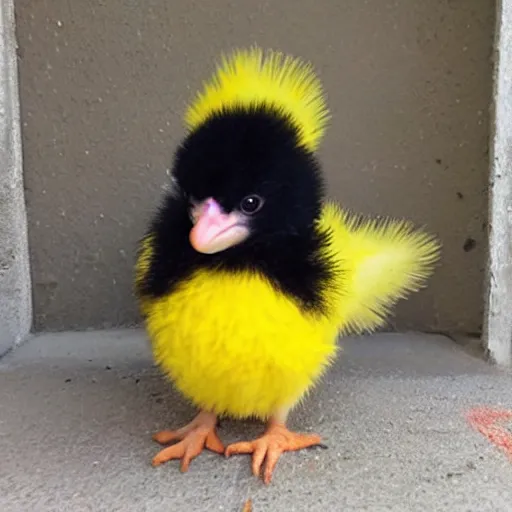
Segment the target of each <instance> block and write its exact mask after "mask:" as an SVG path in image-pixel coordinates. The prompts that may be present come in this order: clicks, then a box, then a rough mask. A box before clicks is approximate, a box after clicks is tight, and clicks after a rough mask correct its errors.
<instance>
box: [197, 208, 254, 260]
mask: <svg viewBox="0 0 512 512" xmlns="http://www.w3.org/2000/svg"><path fill="white" fill-rule="evenodd" d="M193 218H194V227H193V228H192V229H191V231H190V235H189V239H190V244H191V245H192V247H193V248H194V249H195V250H196V251H198V252H202V253H204V254H214V253H216V252H220V251H223V250H225V249H227V248H228V247H231V246H233V245H235V244H237V243H239V242H241V241H243V240H244V239H245V238H246V237H247V236H248V234H249V230H248V228H247V226H246V225H245V223H244V222H243V219H242V218H241V216H240V214H237V213H235V212H233V213H230V214H226V213H224V212H223V210H222V208H221V206H220V205H219V203H217V201H215V200H214V199H212V198H209V199H207V200H206V201H204V202H203V203H201V204H200V205H198V206H196V208H195V209H194V211H193Z"/></svg>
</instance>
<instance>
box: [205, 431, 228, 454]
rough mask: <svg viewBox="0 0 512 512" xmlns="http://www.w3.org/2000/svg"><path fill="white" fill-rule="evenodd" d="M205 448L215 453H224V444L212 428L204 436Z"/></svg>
mask: <svg viewBox="0 0 512 512" xmlns="http://www.w3.org/2000/svg"><path fill="white" fill-rule="evenodd" d="M206 448H208V450H210V451H212V452H215V453H224V450H225V448H224V444H223V442H222V441H221V440H220V438H219V436H218V435H217V432H215V430H212V431H211V432H210V433H209V434H208V436H207V437H206Z"/></svg>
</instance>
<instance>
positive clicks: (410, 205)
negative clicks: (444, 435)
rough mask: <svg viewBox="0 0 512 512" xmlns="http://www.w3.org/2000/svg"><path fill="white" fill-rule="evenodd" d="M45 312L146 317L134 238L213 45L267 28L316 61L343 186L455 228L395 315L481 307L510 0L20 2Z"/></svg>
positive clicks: (330, 166)
mask: <svg viewBox="0 0 512 512" xmlns="http://www.w3.org/2000/svg"><path fill="white" fill-rule="evenodd" d="M17 17H18V38H19V45H20V48H19V59H20V60H19V63H20V68H21V94H22V116H23V130H24V159H25V168H26V186H27V201H28V213H29V237H30V244H31V259H32V271H33V280H34V287H35V290H34V299H35V314H36V318H35V321H36V327H37V328H38V329H39V330H42V329H52V330H53V329H64V328H87V327H103V326H111V325H126V324H130V323H133V322H134V321H136V320H137V315H136V310H135V306H134V301H133V297H132V295H131V291H132V290H131V277H132V264H133V253H134V245H135V242H136V240H137V238H138V237H139V236H140V235H141V233H142V231H143V229H144V226H145V223H146V221H147V219H148V215H149V212H150V211H151V210H152V208H153V207H154V206H155V204H156V203H157V200H158V198H159V195H160V192H161V186H162V184H163V183H164V182H165V179H166V174H165V169H166V167H168V166H169V164H170V158H171V155H172V152H173V149H174V147H175V145H176V143H177V142H178V140H179V137H180V136H181V135H182V133H183V131H182V124H181V113H182V112H183V108H184V105H185V102H186V101H187V99H188V98H189V95H190V93H191V92H192V91H193V90H194V89H196V88H197V87H198V86H199V84H200V81H201V80H202V79H203V78H206V77H207V76H208V75H209V73H210V71H211V64H212V60H213V59H214V58H215V57H216V56H217V55H218V54H219V52H221V51H223V50H229V49H230V48H232V47H233V46H236V45H247V44H250V43H258V44H259V45H262V46H272V47H274V48H279V49H281V50H283V51H286V52H291V53H294V54H296V55H299V56H302V57H304V58H307V59H310V60H312V61H313V62H314V64H315V66H316V68H317V70H318V72H319V74H320V75H321V78H322V79H323V81H324V84H325V87H326V89H327V91H328V94H329V103H330V106H331V109H332V113H333V116H334V117H333V120H332V124H331V128H330V131H329V132H328V135H327V137H326V140H325V142H324V145H323V148H322V157H323V161H324V162H325V167H326V171H327V174H328V178H329V184H330V192H331V195H332V196H334V197H335V198H337V199H338V200H340V201H342V202H343V203H344V204H345V205H346V206H349V207H351V208H354V209H357V210H360V211H362V212H367V213H374V214H391V215H398V216H407V217H409V218H411V219H413V220H414V221H416V222H418V223H425V224H427V225H428V226H429V228H430V229H432V230H434V231H436V232H438V233H439V235H440V237H441V238H442V241H443V244H444V259H443V267H442V268H441V269H440V270H439V271H438V273H437V275H436V276H435V278H434V279H433V280H432V282H431V286H430V288H429V289H428V290H427V291H425V292H424V293H422V294H419V295H417V296H415V297H414V298H413V299H412V300H411V301H410V302H408V303H403V304H402V305H401V306H400V307H399V310H398V315H397V318H396V324H395V325H396V326H398V327H400V328H411V327H412V328H418V329H443V330H455V331H466V332H474V331H478V330H479V329H480V327H481V321H482V281H483V269H484V259H485V253H486V233H485V218H486V210H487V204H486V203H487V200H486V189H487V175H488V171H487V165H488V157H487V147H488V141H487V139H488V104H489V101H490V97H491V80H492V76H491V69H492V68H491V62H490V57H491V49H492V33H493V28H494V2H492V1H484V0H407V1H405V0H402V1H400V0H395V1H391V0H367V1H365V2H362V1H361V0H345V1H334V0H331V1H328V0H319V1H316V2H312V1H307V0H302V1H301V0H279V1H277V0H276V1H274V2H270V1H263V2H256V1H254V0H253V1H249V0H238V1H237V2H236V3H235V2H232V1H230V0H215V1H210V2H204V1H203V2H200V1H199V0H196V1H193V0H180V1H174V2H169V1H166V0H146V1H144V2H136V1H134V0H109V1H108V2H106V1H95V2H93V1H91V2H83V1H70V0H52V2H33V1H29V0H19V1H18V2H17Z"/></svg>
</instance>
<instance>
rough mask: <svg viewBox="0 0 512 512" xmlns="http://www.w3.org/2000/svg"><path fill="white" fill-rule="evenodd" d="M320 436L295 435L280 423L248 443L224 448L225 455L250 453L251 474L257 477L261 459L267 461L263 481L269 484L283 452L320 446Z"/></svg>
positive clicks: (271, 426) (271, 425)
mask: <svg viewBox="0 0 512 512" xmlns="http://www.w3.org/2000/svg"><path fill="white" fill-rule="evenodd" d="M320 441H321V439H320V436H318V435H316V434H297V433H295V432H290V431H289V430H288V429H287V428H286V426H285V425H283V424H282V423H271V424H270V425H269V427H268V429H267V431H266V432H265V434H264V435H263V436H262V437H260V438H258V439H256V440H254V441H249V442H242V443H234V444H231V445H229V446H228V447H227V448H226V452H225V455H226V457H229V456H230V455H235V454H239V453H252V472H253V474H254V476H259V475H260V471H261V465H262V464H263V459H265V456H266V459H267V464H266V466H265V472H264V474H263V481H264V482H265V483H266V484H269V483H270V481H271V480H272V473H273V471H274V468H275V467H276V464H277V461H278V460H279V457H280V456H281V454H283V453H284V452H289V451H294V450H302V449H303V448H308V447H310V446H315V445H318V444H320Z"/></svg>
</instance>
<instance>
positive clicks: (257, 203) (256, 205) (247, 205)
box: [240, 195, 264, 215]
mask: <svg viewBox="0 0 512 512" xmlns="http://www.w3.org/2000/svg"><path fill="white" fill-rule="evenodd" d="M263 202H264V201H263V199H262V198H261V197H260V196H256V195H252V196H247V197H244V198H243V199H242V201H241V202H240V210H242V212H243V213H245V214H246V215H254V214H255V213H256V212H258V211H259V210H261V207H262V206H263Z"/></svg>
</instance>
